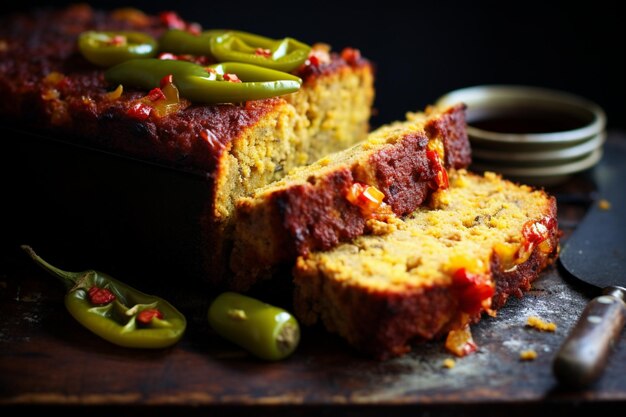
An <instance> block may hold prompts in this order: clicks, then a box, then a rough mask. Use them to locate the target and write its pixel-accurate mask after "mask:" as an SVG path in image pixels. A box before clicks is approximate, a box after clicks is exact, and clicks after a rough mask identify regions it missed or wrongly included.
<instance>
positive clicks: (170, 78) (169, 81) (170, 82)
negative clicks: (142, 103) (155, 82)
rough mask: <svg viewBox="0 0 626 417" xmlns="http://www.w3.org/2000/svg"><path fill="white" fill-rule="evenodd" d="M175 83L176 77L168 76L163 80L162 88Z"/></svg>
mask: <svg viewBox="0 0 626 417" xmlns="http://www.w3.org/2000/svg"><path fill="white" fill-rule="evenodd" d="M173 82H174V76H173V75H172V74H167V75H166V76H165V77H163V78H161V82H160V83H159V84H160V85H161V88H163V87H165V86H166V85H168V84H172V83H173Z"/></svg>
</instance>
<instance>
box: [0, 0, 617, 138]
mask: <svg viewBox="0 0 626 417" xmlns="http://www.w3.org/2000/svg"><path fill="white" fill-rule="evenodd" d="M64 3H71V2H63V1H55V2H54V5H55V6H56V5H62V4H64ZM368 3H370V4H373V6H367V5H365V2H363V4H360V5H359V4H350V3H347V2H341V1H340V0H335V1H333V2H331V1H314V2H307V1H302V0H300V1H289V2H287V1H282V0H281V1H256V2H248V1H237V0H203V1H178V2H173V1H167V2H165V1H132V0H127V1H93V2H90V4H92V5H93V6H95V7H100V8H114V7H119V6H127V5H134V6H136V7H139V8H142V9H144V10H146V11H149V12H158V11H162V10H177V11H178V12H179V13H180V14H181V15H182V16H183V17H184V18H185V19H188V20H191V21H197V22H199V23H201V24H202V25H203V27H204V28H217V27H221V28H236V29H241V30H247V31H251V32H255V33H259V34H263V35H266V36H271V37H283V36H292V37H295V38H298V39H300V40H302V41H305V42H307V43H314V42H326V43H329V44H331V45H332V46H333V48H334V49H335V50H341V49H342V48H343V47H345V46H353V47H356V48H359V49H360V50H361V51H362V53H363V55H364V56H366V57H368V58H370V59H371V60H372V61H373V62H374V63H375V64H376V68H377V78H376V87H377V98H376V109H377V114H378V115H377V116H376V117H374V119H373V124H374V125H377V124H380V123H386V122H389V121H391V120H395V119H401V118H403V116H404V113H405V112H406V111H408V110H418V109H420V108H422V107H424V106H425V105H427V104H429V103H432V102H434V101H435V100H436V99H437V98H438V97H439V96H441V95H443V94H444V93H446V92H448V91H451V90H453V89H457V88H460V87H468V86H472V85H479V84H525V85H536V86H543V87H549V88H554V89H559V90H564V91H568V92H571V93H575V94H578V95H581V96H583V97H586V98H588V99H591V100H593V101H595V102H597V103H598V104H600V105H601V106H602V107H604V108H605V110H606V111H607V113H608V116H609V126H610V127H619V128H623V127H624V122H625V117H624V116H625V115H626V108H625V106H624V100H625V98H626V94H625V93H626V88H625V85H624V78H625V76H626V72H625V68H624V56H625V55H626V47H625V46H626V42H625V38H626V33H625V32H626V30H625V27H626V24H625V22H624V16H620V13H618V11H617V10H616V9H615V7H616V6H611V5H609V4H605V3H603V2H599V1H584V2H580V1H576V2H575V1H568V2H551V3H549V2H547V1H544V2H535V1H512V2H508V1H495V2H488V1H466V2H458V3H455V2H450V1H437V2H419V1H415V2H410V3H404V4H403V3H402V2H398V1H384V0H383V1H380V0H379V1H375V2H368ZM46 4H47V5H50V4H51V3H50V2H44V1H28V0H26V1H21V2H19V3H12V5H11V6H8V7H7V6H3V7H4V10H5V11H14V10H19V9H28V8H30V7H33V6H36V5H46Z"/></svg>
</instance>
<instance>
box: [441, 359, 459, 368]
mask: <svg viewBox="0 0 626 417" xmlns="http://www.w3.org/2000/svg"><path fill="white" fill-rule="evenodd" d="M442 365H443V367H444V368H448V369H452V368H454V367H455V366H456V362H455V361H454V359H452V358H447V359H444V360H443V363H442Z"/></svg>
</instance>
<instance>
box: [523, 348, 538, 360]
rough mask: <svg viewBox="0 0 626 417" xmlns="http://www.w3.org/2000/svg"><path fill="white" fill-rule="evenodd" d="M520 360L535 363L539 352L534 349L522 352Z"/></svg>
mask: <svg viewBox="0 0 626 417" xmlns="http://www.w3.org/2000/svg"><path fill="white" fill-rule="evenodd" d="M519 358H520V360H523V361H533V360H535V359H537V352H535V351H534V350H532V349H528V350H523V351H521V352H520V354H519Z"/></svg>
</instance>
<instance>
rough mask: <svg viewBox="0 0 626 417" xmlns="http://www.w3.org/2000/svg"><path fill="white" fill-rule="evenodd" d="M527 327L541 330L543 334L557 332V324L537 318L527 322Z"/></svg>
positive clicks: (532, 317) (530, 318)
mask: <svg viewBox="0 0 626 417" xmlns="http://www.w3.org/2000/svg"><path fill="white" fill-rule="evenodd" d="M526 325H527V326H529V327H533V328H535V329H537V330H541V331H542V332H554V331H556V324H555V323H550V322H548V321H544V320H541V319H540V318H539V317H537V316H530V317H528V320H527V321H526Z"/></svg>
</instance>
